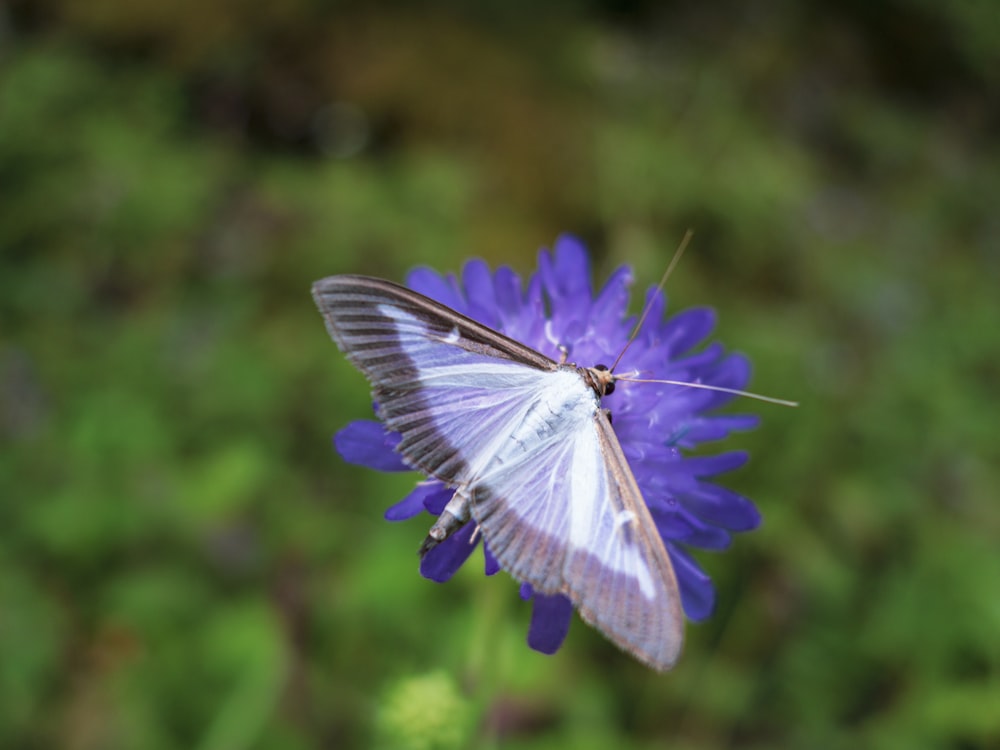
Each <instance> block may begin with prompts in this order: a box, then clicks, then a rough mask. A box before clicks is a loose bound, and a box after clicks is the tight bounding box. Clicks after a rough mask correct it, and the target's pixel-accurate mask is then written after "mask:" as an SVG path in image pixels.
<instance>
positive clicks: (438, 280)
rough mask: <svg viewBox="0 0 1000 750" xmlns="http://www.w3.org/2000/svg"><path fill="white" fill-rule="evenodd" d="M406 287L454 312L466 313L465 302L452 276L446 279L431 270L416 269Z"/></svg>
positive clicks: (408, 279)
mask: <svg viewBox="0 0 1000 750" xmlns="http://www.w3.org/2000/svg"><path fill="white" fill-rule="evenodd" d="M406 285H407V286H408V287H410V289H412V290H413V291H415V292H420V293H421V294H422V295H424V296H425V297H430V298H431V299H432V300H436V301H437V302H440V303H441V304H442V305H447V306H448V307H450V308H452V309H453V310H458V311H459V312H464V311H465V300H464V299H462V295H461V293H460V292H459V290H458V286H457V285H456V283H455V279H454V277H452V276H448V277H447V278H445V277H443V276H441V274H439V273H438V272H437V271H432V270H431V269H429V268H415V269H413V270H412V271H410V273H409V274H407V276H406Z"/></svg>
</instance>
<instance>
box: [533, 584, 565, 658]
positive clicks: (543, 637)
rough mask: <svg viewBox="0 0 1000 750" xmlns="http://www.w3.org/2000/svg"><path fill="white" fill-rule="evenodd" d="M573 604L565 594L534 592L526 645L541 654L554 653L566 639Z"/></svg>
mask: <svg viewBox="0 0 1000 750" xmlns="http://www.w3.org/2000/svg"><path fill="white" fill-rule="evenodd" d="M572 616H573V604H572V603H571V602H570V600H569V599H567V598H566V597H565V596H562V595H560V594H557V595H555V596H545V595H542V594H535V598H534V600H533V606H532V609H531V626H530V627H529V628H528V645H529V646H530V647H531V648H533V649H534V650H535V651H540V652H541V653H543V654H554V653H555V652H556V651H558V650H559V647H560V646H561V645H562V644H563V641H564V640H566V634H567V633H568V632H569V621H570V619H572Z"/></svg>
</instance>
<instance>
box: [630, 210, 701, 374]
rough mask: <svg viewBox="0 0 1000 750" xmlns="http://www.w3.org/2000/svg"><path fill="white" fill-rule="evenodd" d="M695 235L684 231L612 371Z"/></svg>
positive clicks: (636, 334) (691, 230)
mask: <svg viewBox="0 0 1000 750" xmlns="http://www.w3.org/2000/svg"><path fill="white" fill-rule="evenodd" d="M693 236H694V230H693V229H688V230H687V231H686V232H685V233H684V238H683V239H682V240H681V244H679V245H678V246H677V249H676V250H675V251H674V257H673V258H671V259H670V264H669V265H668V266H667V270H666V271H664V272H663V278H661V279H660V283H659V284H657V285H656V291H655V292H654V293H653V295H652V298H651V299H650V300H649V302H648V303H647V304H646V307H645V308H644V309H643V311H642V315H640V316H639V321H638V322H637V323H636V324H635V327H634V328H633V329H632V333H630V334H629V337H628V341H626V342H625V346H624V347H622V350H621V352H620V353H619V354H618V358H617V359H615V363H614V364H613V365H611V367H610V371H611V372H614V371H615V368H616V367H618V363H619V362H621V361H622V357H624V356H625V352H627V351H628V348H629V347H630V346H632V342H633V341H635V339H636V336H638V335H639V329H641V328H642V324H643V323H645V322H646V318H648V317H649V311H650V309H652V306H653V299H655V298H656V294H658V293H659V292H662V291H663V287H664V286H666V284H667V279H669V278H670V274H671V273H673V271H674V268H676V267H677V264H678V263H679V262H680V259H681V256H682V255H684V251H685V250H686V249H687V246H688V243H689V242H691V238H692V237H693Z"/></svg>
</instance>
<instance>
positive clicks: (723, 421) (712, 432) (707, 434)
mask: <svg viewBox="0 0 1000 750" xmlns="http://www.w3.org/2000/svg"><path fill="white" fill-rule="evenodd" d="M758 424H760V417H758V416H757V415H755V414H726V415H724V416H720V417H705V418H703V419H698V420H695V421H693V422H691V423H690V424H688V426H687V428H686V429H685V430H684V434H683V435H681V436H679V437H678V440H677V443H678V444H679V445H683V446H684V447H693V446H695V445H697V444H698V443H707V442H710V441H712V440H722V439H723V438H724V437H727V436H728V435H729V433H730V432H737V431H745V430H752V429H754V428H755V427H756V426H757V425H758Z"/></svg>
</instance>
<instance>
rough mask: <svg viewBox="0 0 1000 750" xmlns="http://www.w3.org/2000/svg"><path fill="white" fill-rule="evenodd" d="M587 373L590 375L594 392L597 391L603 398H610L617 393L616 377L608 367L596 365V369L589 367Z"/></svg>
mask: <svg viewBox="0 0 1000 750" xmlns="http://www.w3.org/2000/svg"><path fill="white" fill-rule="evenodd" d="M587 372H588V373H590V377H591V380H592V381H593V385H594V390H595V391H597V393H598V394H599V395H600V396H601V397H604V396H610V395H611V394H612V393H614V392H615V375H614V373H613V372H611V370H609V369H608V366H607V365H595V366H594V367H588V368H587Z"/></svg>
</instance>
